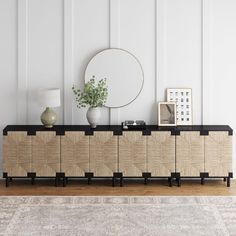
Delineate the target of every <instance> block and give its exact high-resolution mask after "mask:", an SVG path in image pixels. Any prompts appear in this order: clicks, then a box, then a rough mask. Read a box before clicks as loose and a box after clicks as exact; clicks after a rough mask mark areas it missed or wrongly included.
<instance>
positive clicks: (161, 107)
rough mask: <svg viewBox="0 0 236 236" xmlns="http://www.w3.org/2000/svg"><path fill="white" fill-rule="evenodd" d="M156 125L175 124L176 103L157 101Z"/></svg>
mask: <svg viewBox="0 0 236 236" xmlns="http://www.w3.org/2000/svg"><path fill="white" fill-rule="evenodd" d="M158 125H159V126H176V103H175V102H159V103H158Z"/></svg>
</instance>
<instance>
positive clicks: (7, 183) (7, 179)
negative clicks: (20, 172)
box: [6, 177, 9, 188]
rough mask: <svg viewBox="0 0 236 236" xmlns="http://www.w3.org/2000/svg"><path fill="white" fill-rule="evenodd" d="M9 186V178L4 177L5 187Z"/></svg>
mask: <svg viewBox="0 0 236 236" xmlns="http://www.w3.org/2000/svg"><path fill="white" fill-rule="evenodd" d="M8 186H9V178H8V177H6V188H7V187H8Z"/></svg>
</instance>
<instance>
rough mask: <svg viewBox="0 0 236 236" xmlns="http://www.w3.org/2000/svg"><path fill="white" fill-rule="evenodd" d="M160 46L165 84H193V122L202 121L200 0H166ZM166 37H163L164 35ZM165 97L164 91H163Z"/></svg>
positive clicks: (190, 86) (182, 85)
mask: <svg viewBox="0 0 236 236" xmlns="http://www.w3.org/2000/svg"><path fill="white" fill-rule="evenodd" d="M164 2H165V3H164V11H163V12H160V11H159V13H160V14H164V15H163V26H162V27H163V30H162V32H163V33H162V34H161V40H162V41H160V42H159V45H160V46H159V48H161V47H163V49H162V50H163V55H162V53H161V54H160V59H159V61H161V63H162V64H161V65H159V66H160V69H161V81H165V83H164V84H163V85H164V86H165V87H164V88H161V89H162V94H163V92H165V90H166V88H174V87H177V88H192V95H193V124H200V123H201V96H202V94H201V0H191V1H189V0H178V1H176V0H165V1H164ZM163 37H164V38H163ZM161 97H162V98H163V95H161Z"/></svg>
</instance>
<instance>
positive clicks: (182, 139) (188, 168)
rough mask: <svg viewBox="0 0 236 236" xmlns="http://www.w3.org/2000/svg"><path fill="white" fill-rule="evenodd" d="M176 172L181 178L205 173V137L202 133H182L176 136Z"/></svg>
mask: <svg viewBox="0 0 236 236" xmlns="http://www.w3.org/2000/svg"><path fill="white" fill-rule="evenodd" d="M176 171H177V172H180V174H181V176H200V172H204V136H200V132H187V131H186V132H180V136H176Z"/></svg>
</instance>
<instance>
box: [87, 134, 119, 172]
mask: <svg viewBox="0 0 236 236" xmlns="http://www.w3.org/2000/svg"><path fill="white" fill-rule="evenodd" d="M89 147H90V172H93V173H94V176H113V173H114V172H117V171H118V137H117V136H114V135H113V132H109V131H107V132H94V135H93V136H90V146H89Z"/></svg>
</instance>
